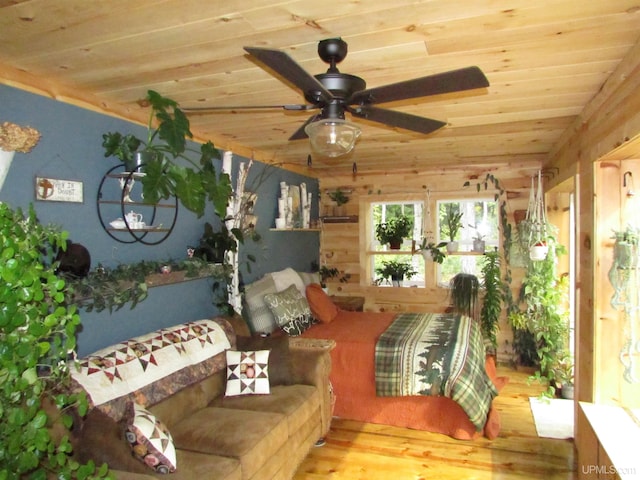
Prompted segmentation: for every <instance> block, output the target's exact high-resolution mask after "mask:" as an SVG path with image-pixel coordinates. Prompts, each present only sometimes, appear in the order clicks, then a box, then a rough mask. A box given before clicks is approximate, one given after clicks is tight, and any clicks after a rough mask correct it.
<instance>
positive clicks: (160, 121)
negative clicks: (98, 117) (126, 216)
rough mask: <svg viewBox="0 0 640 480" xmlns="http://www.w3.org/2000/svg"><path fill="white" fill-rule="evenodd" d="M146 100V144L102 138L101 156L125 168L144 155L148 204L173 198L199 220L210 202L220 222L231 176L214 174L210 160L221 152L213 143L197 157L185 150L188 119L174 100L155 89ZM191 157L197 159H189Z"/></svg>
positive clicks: (117, 134)
mask: <svg viewBox="0 0 640 480" xmlns="http://www.w3.org/2000/svg"><path fill="white" fill-rule="evenodd" d="M145 100H146V102H147V103H148V104H149V106H150V107H151V111H150V113H149V122H148V125H147V132H148V134H147V138H146V140H145V141H143V140H141V139H139V138H137V137H135V136H134V135H131V134H126V135H123V134H122V133H120V132H109V133H105V134H104V135H103V136H102V138H103V142H102V146H103V148H104V155H105V157H110V156H115V157H117V158H119V159H120V160H121V161H122V162H125V164H126V163H129V162H131V161H132V160H133V159H134V158H135V156H136V154H137V153H143V154H145V156H146V158H145V162H146V163H145V165H144V172H145V176H144V177H143V178H142V179H141V181H142V185H143V195H144V198H145V201H146V202H149V203H157V202H158V201H159V200H160V199H161V198H165V199H166V198H169V197H170V196H176V197H177V198H178V199H179V200H180V203H181V204H182V205H183V206H184V207H185V208H187V209H188V210H191V211H192V212H195V213H196V214H197V215H198V216H202V215H203V213H204V209H205V205H206V203H207V202H211V203H213V205H214V208H215V211H216V214H217V215H218V217H220V218H221V219H224V217H225V215H226V208H227V203H228V200H229V197H230V195H231V193H232V190H231V182H230V179H229V176H228V175H227V174H222V173H221V174H220V175H218V174H216V170H215V168H214V165H213V160H214V159H220V152H219V151H218V150H217V149H216V148H215V147H214V146H213V144H212V143H211V142H207V143H205V144H203V145H201V147H200V150H199V152H198V151H197V150H191V149H188V148H187V140H188V139H190V138H192V137H193V134H192V133H191V130H190V124H189V119H188V118H187V116H186V115H185V114H184V112H183V111H182V110H181V109H180V108H179V106H178V104H177V103H176V102H175V101H174V100H171V99H169V98H166V97H163V96H162V95H160V94H159V93H157V92H155V91H153V90H149V91H148V92H147V97H146V99H145ZM187 153H190V154H191V155H188V154H187ZM195 154H197V155H199V158H198V159H197V160H192V158H191V156H192V155H195Z"/></svg>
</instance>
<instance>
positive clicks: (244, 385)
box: [225, 350, 271, 397]
mask: <svg viewBox="0 0 640 480" xmlns="http://www.w3.org/2000/svg"><path fill="white" fill-rule="evenodd" d="M269 352H270V351H269V350H256V351H247V352H240V351H236V350H227V389H226V392H225V395H227V396H228V397H231V396H235V395H253V394H265V395H267V394H269V393H271V389H270V386H269Z"/></svg>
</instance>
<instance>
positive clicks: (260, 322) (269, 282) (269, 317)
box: [243, 275, 278, 333]
mask: <svg viewBox="0 0 640 480" xmlns="http://www.w3.org/2000/svg"><path fill="white" fill-rule="evenodd" d="M276 292H277V290H276V284H275V282H274V281H273V278H271V275H265V276H264V277H262V278H261V279H259V280H256V281H255V282H253V283H250V284H249V285H246V286H245V287H244V296H243V300H244V311H243V316H244V318H245V320H246V321H247V324H248V325H249V329H250V330H251V332H252V333H272V332H273V331H275V330H277V329H278V323H277V322H276V319H275V317H274V316H273V313H271V310H270V309H269V306H268V305H267V304H266V303H265V301H264V296H265V295H266V294H268V293H276Z"/></svg>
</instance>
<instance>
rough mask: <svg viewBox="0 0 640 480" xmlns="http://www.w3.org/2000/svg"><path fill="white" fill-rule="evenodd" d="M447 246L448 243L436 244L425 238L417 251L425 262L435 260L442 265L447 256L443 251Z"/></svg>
mask: <svg viewBox="0 0 640 480" xmlns="http://www.w3.org/2000/svg"><path fill="white" fill-rule="evenodd" d="M446 246H447V242H440V243H435V242H430V241H427V239H426V238H423V239H422V242H421V243H420V246H419V247H418V248H417V249H416V252H418V253H420V254H421V255H422V258H424V260H425V262H427V261H430V260H433V261H434V262H436V263H442V262H443V261H444V259H445V254H444V252H443V251H442V249H443V248H444V247H446Z"/></svg>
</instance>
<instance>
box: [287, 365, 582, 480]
mask: <svg viewBox="0 0 640 480" xmlns="http://www.w3.org/2000/svg"><path fill="white" fill-rule="evenodd" d="M498 375H506V376H508V377H509V379H510V380H509V383H508V384H507V385H506V386H505V387H504V389H503V390H502V392H501V393H500V395H499V396H498V398H497V399H496V400H495V404H496V406H497V408H498V409H499V411H500V418H501V422H502V429H501V431H500V435H499V436H498V438H496V439H495V440H493V441H491V440H487V439H486V438H480V439H477V440H474V441H472V442H471V441H460V440H455V439H452V438H450V437H447V436H444V435H439V434H433V433H428V432H421V431H416V430H409V429H405V428H398V427H389V426H384V425H374V424H365V423H360V422H353V421H350V420H341V419H334V421H333V423H332V427H331V434H330V435H329V438H328V439H327V444H326V445H325V446H324V447H319V448H315V449H313V450H312V451H311V453H310V454H309V456H308V457H307V458H306V459H305V461H304V462H303V464H302V465H301V466H300V468H299V469H298V472H297V473H296V476H295V477H294V479H295V480H315V479H320V478H323V479H324V478H330V479H335V480H383V479H384V480H386V479H394V480H396V479H397V480H405V479H406V480H422V479H427V478H437V479H443V480H446V479H501V480H502V479H523V478H526V479H545V480H555V479H569V480H574V479H576V478H577V473H576V471H575V470H576V469H575V467H574V445H573V441H571V440H553V439H546V438H538V436H537V434H536V429H535V426H534V423H533V417H532V415H531V410H530V408H529V397H530V396H537V395H538V394H539V393H540V391H541V390H542V388H541V387H540V386H539V385H537V384H535V383H534V384H532V385H528V384H527V377H528V374H526V373H522V372H516V371H514V370H511V369H508V368H499V369H498Z"/></svg>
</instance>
